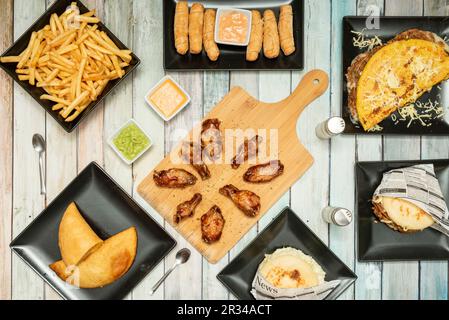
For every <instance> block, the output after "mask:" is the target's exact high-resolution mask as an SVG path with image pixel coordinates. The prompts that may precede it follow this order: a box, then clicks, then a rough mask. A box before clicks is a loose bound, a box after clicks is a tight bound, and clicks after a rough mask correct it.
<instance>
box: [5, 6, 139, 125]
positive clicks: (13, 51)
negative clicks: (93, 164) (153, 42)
mask: <svg viewBox="0 0 449 320" xmlns="http://www.w3.org/2000/svg"><path fill="white" fill-rule="evenodd" d="M72 2H76V4H77V5H78V8H79V10H80V12H81V13H85V12H88V11H89V9H87V8H86V7H85V6H84V5H83V4H82V3H81V1H79V0H76V1H74V0H58V1H56V2H55V3H54V4H53V5H52V6H51V7H50V8H48V10H47V11H45V13H44V14H43V15H42V16H41V17H40V18H39V19H38V20H37V21H36V22H35V23H34V24H33V25H32V26H31V27H30V28H29V29H28V30H27V31H26V32H25V33H24V34H23V35H22V36H21V37H20V38H19V39H18V40H17V41H16V42H15V43H14V44H13V45H12V47H11V48H9V49H8V50H6V51H5V52H4V53H3V54H2V57H3V56H15V55H19V54H20V53H21V52H22V51H23V50H25V49H26V47H27V46H28V42H29V40H30V37H31V34H32V33H33V32H34V31H37V30H40V29H42V28H43V27H44V26H45V25H47V24H48V23H49V21H50V16H51V15H52V14H53V13H56V14H58V15H60V14H62V13H63V12H64V11H65V10H66V9H67V7H69V6H70V4H71V3H72ZM98 30H100V31H104V32H106V34H107V35H108V36H109V37H110V38H111V40H112V41H114V43H115V44H116V45H117V47H119V48H120V49H123V50H127V49H128V48H127V47H126V46H125V45H124V44H123V43H122V42H121V41H120V40H119V39H118V38H117V37H116V36H114V34H113V33H112V32H111V31H109V29H108V28H106V27H105V25H104V24H103V23H101V22H100V23H98ZM131 57H132V60H131V62H130V64H129V66H128V67H126V68H125V69H124V70H125V75H124V76H123V77H122V78H121V79H117V80H113V81H110V82H109V83H108V85H107V86H106V88H105V89H104V91H103V93H102V94H101V95H100V96H99V97H98V99H97V101H94V102H92V103H91V104H90V105H89V106H88V107H87V108H86V110H84V112H82V113H81V114H80V115H79V117H78V118H76V119H75V120H74V121H72V122H66V121H65V119H64V118H63V117H62V116H60V115H59V112H56V111H52V110H51V108H52V106H53V105H54V102H51V101H48V100H41V99H40V98H39V97H40V96H41V95H43V94H45V93H46V92H45V91H44V90H43V89H42V88H38V87H36V86H32V85H30V84H29V83H28V82H26V81H20V80H19V77H18V75H17V74H16V72H15V70H16V65H17V63H0V68H2V69H3V70H5V71H6V73H8V74H9V75H10V76H11V77H12V78H13V79H14V80H15V81H16V82H17V83H18V84H19V85H20V86H21V87H22V88H23V89H25V91H26V92H28V93H29V94H30V95H31V96H32V97H33V98H34V100H36V101H37V103H39V104H40V105H41V106H42V107H43V108H44V109H45V110H46V111H47V112H48V113H49V114H50V115H51V116H52V117H53V118H54V119H55V120H56V121H57V122H58V123H59V124H60V125H61V126H62V127H63V128H64V130H65V131H67V132H72V131H73V130H74V129H75V128H76V127H77V126H78V125H79V124H80V123H81V121H83V120H84V119H85V118H87V116H88V115H89V113H91V112H92V110H94V109H95V107H96V106H97V105H98V104H99V103H100V102H101V100H103V99H104V97H106V96H107V95H108V94H109V93H110V92H111V91H112V90H113V89H114V88H115V87H116V86H117V85H118V84H119V83H120V82H122V81H123V80H124V79H125V78H126V77H127V76H128V75H130V74H131V73H132V71H133V70H134V69H135V68H136V67H137V66H138V65H139V64H140V60H139V58H137V56H136V55H134V54H132V55H131Z"/></svg>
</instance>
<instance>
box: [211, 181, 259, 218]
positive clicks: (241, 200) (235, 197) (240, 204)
mask: <svg viewBox="0 0 449 320" xmlns="http://www.w3.org/2000/svg"><path fill="white" fill-rule="evenodd" d="M220 193H221V194H222V195H224V196H225V197H228V198H229V199H231V200H232V201H233V202H234V204H235V205H236V206H237V208H239V209H240V210H242V211H243V212H244V213H245V214H246V215H247V216H249V217H255V216H256V215H258V214H259V212H260V197H259V196H258V195H257V194H255V193H254V192H252V191H248V190H239V189H237V188H236V187H234V186H233V185H232V184H229V185H227V186H224V187H223V188H221V189H220Z"/></svg>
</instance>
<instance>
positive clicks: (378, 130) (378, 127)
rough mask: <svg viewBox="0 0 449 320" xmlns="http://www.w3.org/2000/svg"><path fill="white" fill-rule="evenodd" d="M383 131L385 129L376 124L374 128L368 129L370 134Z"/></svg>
mask: <svg viewBox="0 0 449 320" xmlns="http://www.w3.org/2000/svg"><path fill="white" fill-rule="evenodd" d="M383 129H384V128H383V127H381V126H379V125H378V124H376V125H375V126H374V127H372V128H370V129H368V132H381V131H383Z"/></svg>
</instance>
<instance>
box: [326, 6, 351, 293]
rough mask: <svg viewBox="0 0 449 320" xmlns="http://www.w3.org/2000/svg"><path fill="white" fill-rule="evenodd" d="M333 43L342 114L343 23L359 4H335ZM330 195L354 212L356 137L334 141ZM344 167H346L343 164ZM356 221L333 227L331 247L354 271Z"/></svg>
mask: <svg viewBox="0 0 449 320" xmlns="http://www.w3.org/2000/svg"><path fill="white" fill-rule="evenodd" d="M331 4H332V43H331V63H332V73H331V81H330V90H331V115H332V116H338V115H340V114H341V101H342V95H341V93H342V89H343V88H342V86H343V83H342V74H343V72H344V70H343V67H342V64H341V61H342V55H341V54H342V37H343V26H342V20H343V17H344V16H345V15H354V14H355V13H356V2H355V1H338V0H333V1H332V3H331ZM330 159H331V161H330V195H329V204H330V205H331V206H334V207H343V208H347V209H349V210H351V212H354V181H355V177H354V160H355V137H354V136H338V137H335V138H334V139H332V140H331V156H330ZM343 164H344V165H343ZM354 226H355V223H354V222H353V223H352V224H351V225H350V226H347V227H343V228H342V227H337V226H330V232H329V244H330V248H331V250H332V251H334V252H335V254H337V255H338V256H339V257H340V259H342V260H343V261H344V262H345V263H346V264H347V265H348V266H349V267H350V268H351V269H353V268H354V259H355V251H354V250H355V246H354V239H355V237H354ZM353 298H354V287H351V288H349V289H348V290H347V291H346V292H345V293H344V294H343V295H342V296H341V297H340V299H344V300H350V299H353Z"/></svg>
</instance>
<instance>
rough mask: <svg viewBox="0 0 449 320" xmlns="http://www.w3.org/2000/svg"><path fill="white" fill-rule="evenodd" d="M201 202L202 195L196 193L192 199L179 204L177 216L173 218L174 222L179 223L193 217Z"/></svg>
mask: <svg viewBox="0 0 449 320" xmlns="http://www.w3.org/2000/svg"><path fill="white" fill-rule="evenodd" d="M201 200H203V197H202V196H201V194H200V193H195V195H194V196H193V198H192V199H190V200H187V201H186V202H183V203H181V204H179V205H178V206H177V207H176V214H175V215H174V217H173V221H174V222H175V223H179V222H181V220H182V219H185V218H188V217H191V216H193V214H194V213H195V209H196V207H197V206H198V205H199V204H200V202H201Z"/></svg>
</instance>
